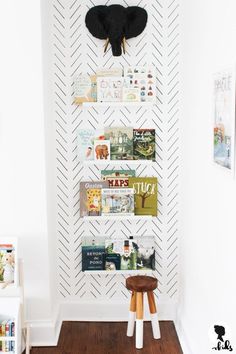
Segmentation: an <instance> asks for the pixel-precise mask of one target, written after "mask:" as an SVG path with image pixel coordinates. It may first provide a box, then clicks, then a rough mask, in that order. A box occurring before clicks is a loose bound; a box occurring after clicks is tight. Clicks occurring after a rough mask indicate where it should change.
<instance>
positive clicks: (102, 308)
mask: <svg viewBox="0 0 236 354" xmlns="http://www.w3.org/2000/svg"><path fill="white" fill-rule="evenodd" d="M144 309H145V311H144V320H147V321H150V315H149V312H148V305H147V303H146V302H145V305H144ZM128 315H129V304H128V302H125V303H120V302H116V301H113V302H93V303H91V302H81V301H80V302H77V301H74V302H64V303H61V304H60V307H59V308H58V310H57V311H56V314H55V318H54V319H52V320H45V321H32V322H30V344H31V345H32V346H35V347H40V346H56V345H57V342H58V338H59V334H60V330H61V324H62V322H63V321H81V322H82V321H84V322H86V321H91V322H126V321H128ZM158 316H159V320H161V321H167V320H171V321H175V319H176V305H175V304H173V303H160V304H158ZM186 354H187V353H186Z"/></svg>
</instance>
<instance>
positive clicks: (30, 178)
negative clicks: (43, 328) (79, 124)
mask: <svg viewBox="0 0 236 354" xmlns="http://www.w3.org/2000/svg"><path fill="white" fill-rule="evenodd" d="M0 43H1V56H0V166H1V173H0V235H4V236H6V235H11V236H12V235H14V236H17V237H19V238H20V242H19V253H20V256H21V257H23V258H24V261H25V285H26V288H25V294H26V298H27V317H28V319H33V320H38V319H42V318H43V319H45V318H48V317H49V316H50V311H51V307H50V301H49V300H50V299H49V296H50V294H49V268H48V245H47V242H48V241H47V237H48V236H47V218H46V178H45V146H44V145H45V142H44V140H45V137H44V118H43V93H42V67H41V66H42V64H41V57H42V49H41V19H40V1H39V0H37V1H32V0H21V1H18V0H8V1H1V3H0Z"/></svg>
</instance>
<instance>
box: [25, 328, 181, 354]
mask: <svg viewBox="0 0 236 354" xmlns="http://www.w3.org/2000/svg"><path fill="white" fill-rule="evenodd" d="M126 328H127V323H126V322H63V324H62V328H61V333H60V338H59V341H58V346H57V347H40V348H32V350H31V354H94V353H96V354H126V353H129V354H183V352H182V349H181V347H180V344H179V340H178V337H177V334H176V330H175V326H174V323H173V322H171V321H161V322H160V328H161V339H159V340H155V339H153V337H152V328H151V323H150V322H144V347H143V349H136V348H135V336H134V337H132V338H130V337H127V336H126Z"/></svg>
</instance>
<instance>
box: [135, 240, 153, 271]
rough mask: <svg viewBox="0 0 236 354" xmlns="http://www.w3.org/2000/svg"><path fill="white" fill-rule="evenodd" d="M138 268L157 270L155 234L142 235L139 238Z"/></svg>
mask: <svg viewBox="0 0 236 354" xmlns="http://www.w3.org/2000/svg"><path fill="white" fill-rule="evenodd" d="M137 244H138V251H137V269H138V270H147V269H152V270H155V243H154V237H153V236H145V237H140V238H139V239H138V242H137Z"/></svg>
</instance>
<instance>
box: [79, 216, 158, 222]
mask: <svg viewBox="0 0 236 354" xmlns="http://www.w3.org/2000/svg"><path fill="white" fill-rule="evenodd" d="M152 218H153V216H152V215H133V216H128V215H114V216H113V215H109V216H108V215H106V216H103V215H101V216H84V217H83V220H84V221H86V220H87V221H93V220H96V221H103V220H104V221H107V220H140V219H141V220H151V219H152Z"/></svg>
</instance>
